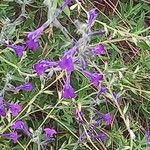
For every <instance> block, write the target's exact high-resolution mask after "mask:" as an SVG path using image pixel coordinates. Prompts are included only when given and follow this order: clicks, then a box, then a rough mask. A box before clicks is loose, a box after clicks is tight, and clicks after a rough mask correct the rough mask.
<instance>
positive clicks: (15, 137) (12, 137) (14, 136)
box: [0, 132, 19, 143]
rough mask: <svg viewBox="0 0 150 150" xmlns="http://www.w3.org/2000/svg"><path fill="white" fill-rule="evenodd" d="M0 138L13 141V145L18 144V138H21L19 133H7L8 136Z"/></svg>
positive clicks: (4, 135) (3, 135)
mask: <svg viewBox="0 0 150 150" xmlns="http://www.w3.org/2000/svg"><path fill="white" fill-rule="evenodd" d="M0 136H2V137H4V138H7V139H10V140H12V141H13V143H16V142H17V140H18V138H19V136H18V134H17V132H10V133H6V134H0Z"/></svg>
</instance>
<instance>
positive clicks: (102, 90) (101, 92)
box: [98, 86, 108, 95]
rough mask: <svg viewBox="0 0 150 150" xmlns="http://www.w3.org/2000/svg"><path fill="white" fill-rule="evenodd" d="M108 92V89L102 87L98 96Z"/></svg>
mask: <svg viewBox="0 0 150 150" xmlns="http://www.w3.org/2000/svg"><path fill="white" fill-rule="evenodd" d="M107 91H108V89H107V87H105V86H102V87H101V88H100V91H99V93H98V95H102V94H105V93H106V92H107Z"/></svg>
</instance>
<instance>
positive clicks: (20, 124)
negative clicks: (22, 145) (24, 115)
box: [12, 120, 31, 137]
mask: <svg viewBox="0 0 150 150" xmlns="http://www.w3.org/2000/svg"><path fill="white" fill-rule="evenodd" d="M12 129H14V130H21V131H23V132H24V133H25V134H26V135H28V136H29V137H31V133H30V132H29V130H28V127H27V125H26V124H25V123H24V122H23V121H22V120H18V121H16V122H15V123H14V124H13V125H12Z"/></svg>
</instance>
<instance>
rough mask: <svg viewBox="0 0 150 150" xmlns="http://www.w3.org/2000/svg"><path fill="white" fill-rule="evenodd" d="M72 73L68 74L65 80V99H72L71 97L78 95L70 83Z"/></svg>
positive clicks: (63, 93) (63, 95)
mask: <svg viewBox="0 0 150 150" xmlns="http://www.w3.org/2000/svg"><path fill="white" fill-rule="evenodd" d="M70 74H71V73H68V74H67V77H66V82H65V85H64V89H63V92H62V97H63V98H65V99H71V98H75V97H76V94H75V90H74V89H73V87H72V86H71V85H70Z"/></svg>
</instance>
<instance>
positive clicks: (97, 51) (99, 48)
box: [92, 44, 106, 55]
mask: <svg viewBox="0 0 150 150" xmlns="http://www.w3.org/2000/svg"><path fill="white" fill-rule="evenodd" d="M92 51H93V53H94V54H96V55H104V54H106V49H105V46H104V45H103V44H99V45H98V46H96V47H95V48H93V49H92Z"/></svg>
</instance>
